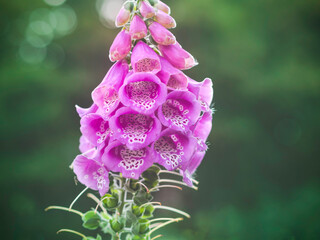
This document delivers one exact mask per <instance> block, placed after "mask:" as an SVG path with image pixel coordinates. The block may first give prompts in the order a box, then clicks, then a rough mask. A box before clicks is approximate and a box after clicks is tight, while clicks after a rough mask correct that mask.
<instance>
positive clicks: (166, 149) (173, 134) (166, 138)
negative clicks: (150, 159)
mask: <svg viewBox="0 0 320 240" xmlns="http://www.w3.org/2000/svg"><path fill="white" fill-rule="evenodd" d="M195 147H196V140H195V139H194V137H192V136H191V135H186V134H184V133H182V132H179V131H175V130H172V129H169V128H168V129H166V130H164V131H163V132H162V133H161V135H160V137H159V139H158V140H157V141H155V142H154V144H153V145H152V148H153V151H154V154H155V161H156V162H157V163H159V164H160V165H162V166H164V167H165V168H166V169H167V170H169V171H172V170H175V169H177V168H178V167H180V166H183V165H185V164H186V163H187V162H188V161H189V159H190V157H191V156H192V154H193V152H194V148H195Z"/></svg>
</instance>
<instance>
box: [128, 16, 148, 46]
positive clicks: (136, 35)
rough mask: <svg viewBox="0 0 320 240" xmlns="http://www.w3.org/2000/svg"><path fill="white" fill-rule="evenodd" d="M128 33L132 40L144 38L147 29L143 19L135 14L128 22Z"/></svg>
mask: <svg viewBox="0 0 320 240" xmlns="http://www.w3.org/2000/svg"><path fill="white" fill-rule="evenodd" d="M129 33H130V35H131V38H132V39H134V40H139V39H142V38H145V37H146V36H147V34H148V29H147V26H146V24H145V23H144V21H143V20H142V19H141V18H140V17H139V16H138V15H135V16H134V17H133V19H132V21H131V24H130V30H129Z"/></svg>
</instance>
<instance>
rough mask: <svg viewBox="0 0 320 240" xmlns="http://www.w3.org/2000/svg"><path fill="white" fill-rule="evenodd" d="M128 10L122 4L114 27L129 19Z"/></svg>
mask: <svg viewBox="0 0 320 240" xmlns="http://www.w3.org/2000/svg"><path fill="white" fill-rule="evenodd" d="M130 14H131V12H130V10H129V9H126V8H125V7H124V6H123V7H122V8H121V9H120V11H119V13H118V15H117V18H116V27H121V26H123V25H125V24H126V23H127V22H128V21H129V19H130Z"/></svg>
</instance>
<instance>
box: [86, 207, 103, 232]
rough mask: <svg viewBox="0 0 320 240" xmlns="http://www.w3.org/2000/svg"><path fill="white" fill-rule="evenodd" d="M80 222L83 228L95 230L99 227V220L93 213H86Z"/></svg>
mask: <svg viewBox="0 0 320 240" xmlns="http://www.w3.org/2000/svg"><path fill="white" fill-rule="evenodd" d="M82 221H83V224H82V226H83V227H84V228H87V229H90V230H96V229H97V228H98V227H99V225H100V221H101V218H100V216H99V215H98V214H97V213H95V212H94V211H88V212H86V213H85V214H84V215H83V216H82Z"/></svg>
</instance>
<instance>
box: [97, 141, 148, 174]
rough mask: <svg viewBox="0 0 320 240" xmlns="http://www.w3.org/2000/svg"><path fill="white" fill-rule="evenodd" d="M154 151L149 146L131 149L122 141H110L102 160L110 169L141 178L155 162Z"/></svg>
mask: <svg viewBox="0 0 320 240" xmlns="http://www.w3.org/2000/svg"><path fill="white" fill-rule="evenodd" d="M151 154H152V152H151V151H150V148H149V147H145V148H141V149H138V150H130V149H129V148H128V147H127V146H126V145H125V144H122V143H121V142H120V141H117V140H116V141H113V142H111V143H109V145H108V147H107V148H106V150H105V152H104V154H103V156H102V161H103V163H104V164H105V165H106V166H108V169H110V170H111V171H114V172H121V173H122V175H123V177H125V178H133V179H139V177H140V175H141V174H142V173H143V172H144V171H145V170H147V169H148V168H149V167H151V166H152V164H153V160H152V159H153V157H152V155H151Z"/></svg>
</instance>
